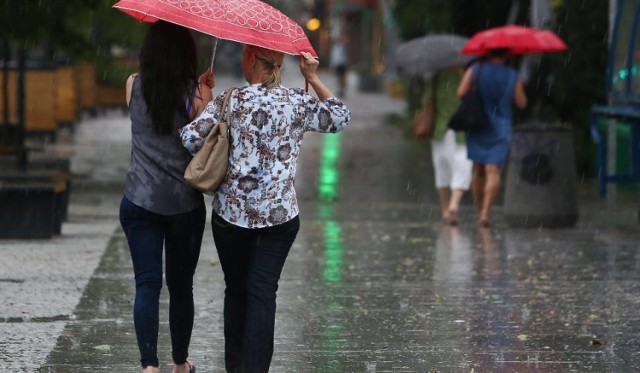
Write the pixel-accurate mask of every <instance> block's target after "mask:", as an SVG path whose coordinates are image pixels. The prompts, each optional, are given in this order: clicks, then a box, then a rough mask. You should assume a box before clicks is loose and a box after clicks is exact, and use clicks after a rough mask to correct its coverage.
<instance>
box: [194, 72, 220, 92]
mask: <svg viewBox="0 0 640 373" xmlns="http://www.w3.org/2000/svg"><path fill="white" fill-rule="evenodd" d="M198 82H199V83H200V84H204V85H206V86H207V87H209V89H213V87H215V86H216V76H215V74H214V73H213V71H211V69H210V68H209V69H207V71H205V72H204V73H202V75H200V78H198Z"/></svg>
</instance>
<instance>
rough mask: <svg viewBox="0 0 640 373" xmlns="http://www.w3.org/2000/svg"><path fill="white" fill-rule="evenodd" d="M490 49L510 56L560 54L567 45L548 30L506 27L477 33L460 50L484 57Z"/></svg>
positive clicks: (515, 26)
mask: <svg viewBox="0 0 640 373" xmlns="http://www.w3.org/2000/svg"><path fill="white" fill-rule="evenodd" d="M491 49H508V50H509V52H510V53H512V54H529V53H543V52H561V51H564V50H566V49H567V45H566V44H565V43H564V41H562V39H560V38H559V37H558V36H557V35H556V34H554V33H553V32H551V31H548V30H540V29H535V28H531V27H524V26H517V25H508V26H501V27H495V28H491V29H488V30H484V31H481V32H478V33H477V34H475V35H473V37H471V39H469V42H468V43H467V44H466V45H465V46H464V47H463V48H462V54H473V55H486V54H487V53H488V52H489V50H491Z"/></svg>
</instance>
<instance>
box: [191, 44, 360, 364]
mask: <svg viewBox="0 0 640 373" xmlns="http://www.w3.org/2000/svg"><path fill="white" fill-rule="evenodd" d="M283 60H284V54H283V53H281V52H277V51H273V50H269V49H265V48H260V47H256V46H251V45H245V47H244V50H243V56H242V64H241V68H242V71H243V73H244V76H245V78H246V80H247V82H248V83H249V85H248V86H246V87H242V88H231V89H233V91H232V93H231V96H230V100H229V106H230V108H231V113H232V115H231V123H230V130H229V133H230V139H231V141H230V149H229V169H228V170H227V174H226V176H225V179H224V180H223V181H222V183H221V185H220V187H219V188H218V189H217V190H216V191H215V192H214V194H213V211H212V218H211V220H212V222H211V225H212V228H213V238H214V241H215V245H216V250H217V251H218V256H219V258H220V264H221V266H222V271H223V272H224V280H225V285H226V289H225V299H224V336H225V365H226V369H227V371H228V372H251V373H254V372H268V371H269V366H270V364H271V358H272V355H273V345H274V343H273V341H274V326H275V312H276V291H277V290H278V281H279V279H280V274H281V272H282V268H283V267H284V263H285V260H286V258H287V255H288V253H289V250H290V249H291V246H292V245H293V242H294V240H295V238H296V235H297V233H298V229H299V227H300V219H299V217H298V213H299V209H298V202H297V198H296V191H295V188H294V185H295V175H296V165H297V159H298V155H299V154H300V150H301V145H302V137H303V135H304V133H305V132H308V131H313V132H323V133H335V132H338V131H341V130H343V129H344V128H345V127H346V126H347V125H348V123H349V121H350V119H351V112H350V111H349V109H347V107H346V106H345V104H344V103H343V102H342V101H341V100H339V99H338V98H336V97H334V96H333V94H332V93H331V92H330V91H329V89H327V87H326V86H325V85H324V84H323V83H322V81H321V80H320V78H319V77H318V75H317V69H318V61H317V60H315V59H314V58H312V57H311V55H310V54H308V53H304V52H303V53H302V55H301V57H300V63H299V65H300V71H301V72H302V75H303V76H304V78H305V79H306V80H307V81H308V82H309V84H310V85H311V87H313V89H314V91H315V93H316V95H317V98H316V97H313V96H311V95H309V94H307V93H306V92H305V91H304V90H302V89H293V88H287V87H284V86H282V85H281V84H280V83H281V69H282V63H283ZM225 95H226V91H225V92H223V93H222V94H220V95H218V96H217V97H216V98H215V99H214V100H213V101H212V102H211V103H209V104H208V105H207V107H206V108H205V111H204V112H203V113H202V114H201V115H200V116H199V117H198V118H196V119H195V120H194V121H193V122H191V123H190V124H189V125H187V126H185V127H184V128H183V130H182V132H181V137H182V143H183V145H184V146H185V147H186V148H187V149H188V150H189V151H190V152H191V153H193V154H195V153H196V152H197V151H198V150H199V149H200V148H201V147H202V144H203V143H204V140H205V138H206V136H207V134H208V133H209V132H210V130H211V128H212V127H213V125H214V123H216V121H217V120H218V119H219V118H220V115H222V114H221V113H220V107H221V105H222V103H223V100H224V97H225Z"/></svg>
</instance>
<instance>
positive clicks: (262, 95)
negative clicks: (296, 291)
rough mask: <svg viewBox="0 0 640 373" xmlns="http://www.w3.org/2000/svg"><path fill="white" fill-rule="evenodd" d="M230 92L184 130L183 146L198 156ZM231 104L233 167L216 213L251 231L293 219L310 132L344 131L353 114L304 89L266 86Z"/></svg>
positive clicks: (239, 94) (243, 92) (238, 95)
mask: <svg viewBox="0 0 640 373" xmlns="http://www.w3.org/2000/svg"><path fill="white" fill-rule="evenodd" d="M225 93H226V92H223V93H222V94H220V95H219V96H217V97H216V98H215V99H214V100H213V101H211V102H210V103H209V104H208V105H207V107H206V108H205V110H204V112H203V113H202V114H201V115H200V116H199V117H198V118H196V119H195V120H194V121H193V122H191V123H190V124H188V125H186V126H185V127H183V128H182V130H181V139H182V144H183V145H184V146H185V147H186V148H187V149H188V150H189V151H190V152H191V153H192V154H195V153H196V152H197V151H198V150H199V149H200V148H201V147H202V144H203V143H204V140H205V138H206V136H207V134H208V133H209V131H210V130H211V128H212V127H213V124H214V123H215V122H216V121H217V119H218V117H219V115H220V107H221V106H222V101H223V99H224V96H225ZM229 105H230V107H231V110H232V112H231V124H230V131H229V132H230V137H231V141H230V149H229V169H228V170H227V174H226V176H225V179H224V180H223V181H222V183H221V184H220V187H219V188H218V189H217V190H216V191H215V192H214V194H213V197H214V198H213V210H214V211H215V212H216V213H217V214H218V215H219V216H220V217H222V218H223V219H225V220H227V221H228V222H230V223H232V224H235V225H238V226H241V227H246V228H263V227H269V226H274V225H278V224H282V223H285V222H287V221H289V220H291V219H293V218H294V217H296V216H297V215H298V212H299V209H298V202H297V199H296V192H295V188H294V179H295V175H296V165H297V160H298V155H299V154H300V146H301V144H302V137H303V135H304V133H305V132H307V131H314V132H325V133H335V132H339V131H342V130H343V129H344V128H345V127H346V126H347V125H348V124H349V121H350V120H351V112H350V111H349V109H348V108H347V107H346V106H345V104H344V103H343V102H342V101H341V100H339V99H337V98H335V97H332V98H329V99H326V100H319V99H317V98H315V97H313V96H311V95H309V94H307V93H306V92H304V91H303V90H302V89H291V88H285V87H283V86H278V87H276V88H273V89H266V88H263V87H262V86H261V84H253V85H249V86H246V87H243V88H238V89H236V91H235V92H233V94H232V95H231V98H230V100H229Z"/></svg>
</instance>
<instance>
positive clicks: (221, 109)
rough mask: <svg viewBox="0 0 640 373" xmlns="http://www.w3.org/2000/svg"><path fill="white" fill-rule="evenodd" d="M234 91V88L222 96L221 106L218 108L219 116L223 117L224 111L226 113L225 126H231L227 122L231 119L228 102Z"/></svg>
mask: <svg viewBox="0 0 640 373" xmlns="http://www.w3.org/2000/svg"><path fill="white" fill-rule="evenodd" d="M235 90H236V89H235V88H231V89H229V90H228V91H227V94H226V95H225V96H224V101H222V106H221V107H220V116H223V115H224V112H225V110H226V111H227V125H231V122H230V120H229V119H231V105H229V100H230V99H231V94H232V93H233V91H235Z"/></svg>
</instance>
